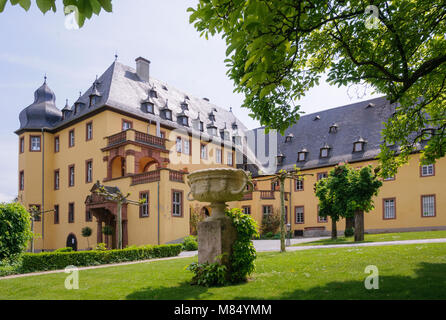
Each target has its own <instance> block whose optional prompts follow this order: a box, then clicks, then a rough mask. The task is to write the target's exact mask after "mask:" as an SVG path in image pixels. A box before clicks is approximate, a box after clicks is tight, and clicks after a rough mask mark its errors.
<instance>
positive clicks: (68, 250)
mask: <svg viewBox="0 0 446 320" xmlns="http://www.w3.org/2000/svg"><path fill="white" fill-rule="evenodd" d="M72 251H73V248H71V247H65V248H59V249H56V250H54V252H72Z"/></svg>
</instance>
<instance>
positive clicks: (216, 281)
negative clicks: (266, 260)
mask: <svg viewBox="0 0 446 320" xmlns="http://www.w3.org/2000/svg"><path fill="white" fill-rule="evenodd" d="M226 215H227V216H228V217H229V218H230V219H231V221H232V223H233V225H234V227H235V228H236V230H237V240H236V241H235V243H234V245H233V247H232V256H231V259H230V261H229V267H226V266H225V265H221V264H220V263H218V262H214V263H203V264H198V263H193V264H191V265H189V267H188V268H187V270H190V271H192V272H193V273H194V277H193V278H192V284H198V285H203V286H207V287H210V286H221V285H226V284H230V283H238V282H241V281H245V280H246V277H247V276H248V275H250V274H251V273H252V272H254V269H255V265H254V260H255V259H256V257H257V254H256V250H255V248H254V245H253V243H252V242H251V239H252V238H254V237H258V236H259V233H258V231H257V223H256V222H255V221H254V219H252V218H251V217H250V216H249V215H247V214H244V213H243V211H242V210H240V209H238V208H234V209H230V210H226ZM217 259H221V257H220V258H219V257H217Z"/></svg>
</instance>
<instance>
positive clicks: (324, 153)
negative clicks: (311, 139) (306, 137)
mask: <svg viewBox="0 0 446 320" xmlns="http://www.w3.org/2000/svg"><path fill="white" fill-rule="evenodd" d="M328 151H329V149H328V148H322V149H321V154H320V156H321V158H328Z"/></svg>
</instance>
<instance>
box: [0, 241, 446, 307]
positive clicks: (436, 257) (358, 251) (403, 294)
mask: <svg viewBox="0 0 446 320" xmlns="http://www.w3.org/2000/svg"><path fill="white" fill-rule="evenodd" d="M195 260H196V257H195V258H183V259H174V260H166V261H157V262H147V263H141V264H134V265H126V266H117V267H108V268H102V269H94V270H83V271H80V272H79V286H80V288H79V290H66V289H65V288H64V281H65V277H66V276H67V274H64V273H59V274H48V275H41V276H29V277H23V278H16V279H7V280H0V299H446V244H441V243H438V244H412V245H395V246H381V247H362V248H333V249H329V248H326V249H322V248H321V249H312V250H305V251H296V252H287V253H284V254H280V253H260V254H259V257H258V259H257V260H256V266H257V269H256V272H255V273H254V274H253V275H252V278H251V279H250V280H249V281H248V282H247V283H243V284H239V285H232V286H228V287H219V288H205V287H198V286H191V285H189V284H188V281H189V280H190V279H191V277H192V274H191V273H190V272H189V271H187V270H185V267H186V266H187V265H188V264H190V263H191V262H193V261H195ZM367 265H375V266H377V267H378V268H379V276H380V281H379V286H380V287H379V289H378V290H366V289H365V287H364V279H365V277H366V276H367V275H368V274H365V273H364V269H365V267H366V266H367Z"/></svg>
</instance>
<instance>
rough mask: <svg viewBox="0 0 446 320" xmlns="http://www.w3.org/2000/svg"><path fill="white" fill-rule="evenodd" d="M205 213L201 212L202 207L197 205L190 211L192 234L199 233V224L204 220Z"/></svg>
mask: <svg viewBox="0 0 446 320" xmlns="http://www.w3.org/2000/svg"><path fill="white" fill-rule="evenodd" d="M204 218H205V217H204V214H202V213H201V209H200V207H199V206H198V205H197V206H195V208H193V209H192V211H191V213H190V221H189V223H190V227H191V234H192V235H197V233H198V224H199V223H200V222H201V221H203V220H204Z"/></svg>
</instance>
